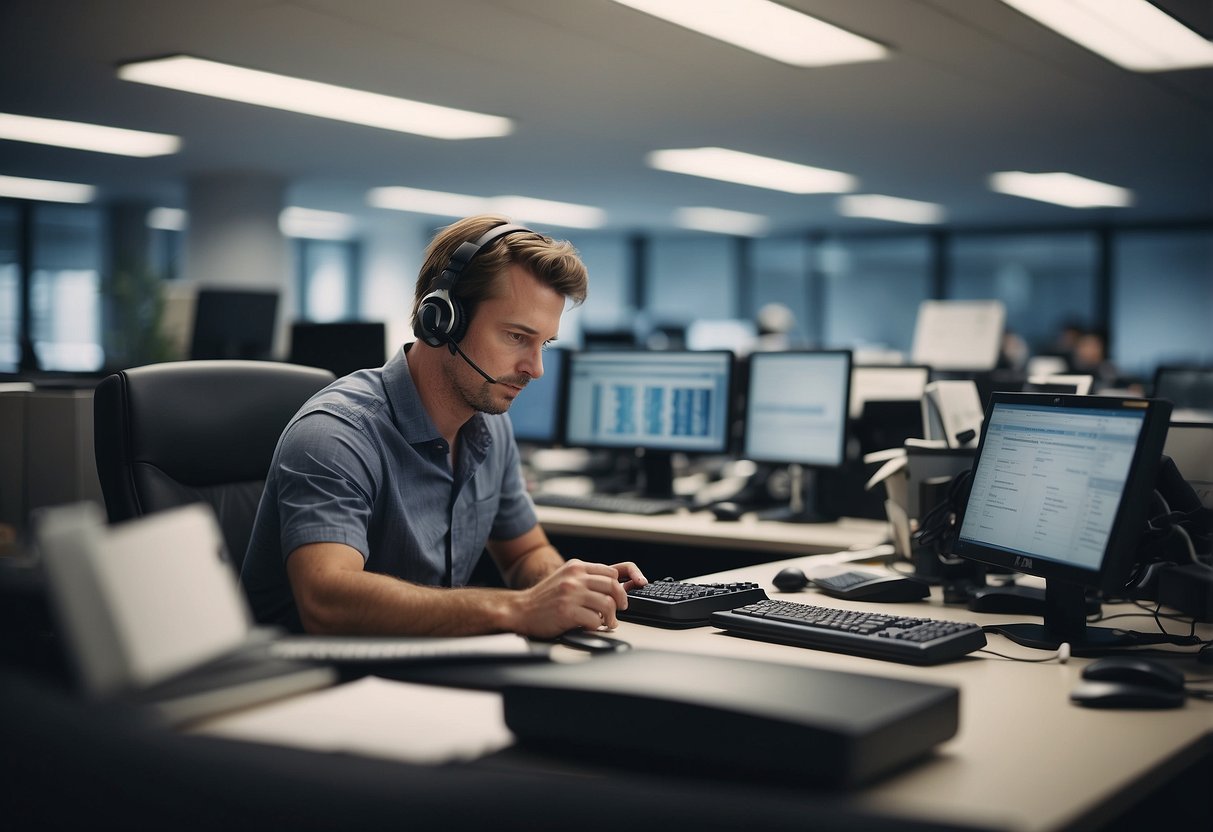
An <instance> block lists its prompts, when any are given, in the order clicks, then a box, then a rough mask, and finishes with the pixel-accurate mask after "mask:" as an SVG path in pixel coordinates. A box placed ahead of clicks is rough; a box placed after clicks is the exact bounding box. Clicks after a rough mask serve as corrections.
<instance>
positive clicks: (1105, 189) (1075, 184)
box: [990, 170, 1133, 208]
mask: <svg viewBox="0 0 1213 832" xmlns="http://www.w3.org/2000/svg"><path fill="white" fill-rule="evenodd" d="M990 188H991V189H992V190H995V191H998V192H999V193H1003V194H1010V195H1011V196H1022V197H1024V198H1026V199H1038V200H1040V201H1041V202H1052V203H1055V204H1057V205H1064V206H1066V207H1067V208H1124V207H1126V206H1129V205H1132V204H1133V192H1132V191H1130V190H1129V189H1128V188H1121V187H1118V186H1116V185H1109V184H1107V183H1106V182H1096V181H1095V180H1094V179H1085V178H1083V177H1081V176H1075V175H1074V174H1072V173H1024V172H1023V171H1018V170H1016V171H1004V172H1002V173H995V174H992V175H991V176H990Z"/></svg>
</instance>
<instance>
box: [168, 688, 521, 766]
mask: <svg viewBox="0 0 1213 832" xmlns="http://www.w3.org/2000/svg"><path fill="white" fill-rule="evenodd" d="M190 733H195V734H207V735H211V736H220V737H227V738H229V739H237V740H244V741H248V742H260V743H268V744H271V745H286V746H292V747H296V748H304V749H308V750H312V751H324V752H333V751H343V752H350V753H354V754H364V755H368V756H374V757H386V758H389V759H393V760H399V761H401V762H406V763H424V764H432V765H438V764H442V763H450V762H458V761H465V760H472V759H475V758H477V757H481V756H484V755H486V754H491V753H493V752H495V751H499V750H501V749H503V748H505V747H507V746H509V745H511V744H512V743H513V742H514V735H513V734H512V733H510V731H509V729H507V728H506V727H505V716H504V713H503V709H502V704H501V694H499V693H494V692H486V691H471V690H457V689H454V688H444V687H434V686H430V685H417V684H413V683H411V682H396V681H391V680H388V679H381V678H379V677H377V676H365V677H363V678H362V679H359V680H358V681H355V682H350V683H349V684H345V685H338V686H337V687H333V688H328V689H326V690H322V691H317V692H315V693H308V694H303V695H301V696H295V697H292V698H290V699H286V700H282V701H280V702H277V703H271V704H268V705H263V706H261V707H257V708H253V709H251V710H247V711H241V712H238V713H234V714H230V715H227V716H223V717H219V718H217V719H213V720H209V721H207V722H204V723H199V724H198V725H197V726H195V727H194V728H193V729H192V730H191V732H190Z"/></svg>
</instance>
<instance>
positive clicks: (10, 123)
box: [0, 113, 181, 156]
mask: <svg viewBox="0 0 1213 832" xmlns="http://www.w3.org/2000/svg"><path fill="white" fill-rule="evenodd" d="M0 139H8V140H10V141H15V142H32V143H34V144H51V145H55V146H56V147H72V148H75V149H77V150H92V151H95V152H97V153H115V154H117V155H119V156H164V155H166V154H169V153H176V152H177V151H178V150H180V149H181V139H180V138H178V137H177V136H170V135H167V134H165V133H145V132H143V131H142V130H124V129H122V128H121V127H103V126H102V125H100V124H84V123H83V122H79V121H61V120H59V119H55V118H35V117H34V116H19V115H15V114H13V113H0Z"/></svg>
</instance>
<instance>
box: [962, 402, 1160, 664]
mask: <svg viewBox="0 0 1213 832" xmlns="http://www.w3.org/2000/svg"><path fill="white" fill-rule="evenodd" d="M1170 411H1171V406H1170V403H1168V402H1165V401H1161V400H1154V399H1122V398H1112V397H1098V396H1064V395H1062V396H1054V395H1046V394H1033V393H995V394H994V395H993V397H992V399H991V403H990V407H989V409H988V410H987V413H986V418H985V421H984V424H983V428H982V435H981V442H980V444H979V446H978V449H977V455H976V458H975V462H974V466H973V469H972V471H973V473H972V477H971V483H970V492H969V497H968V500H967V503H966V505H965V508H964V512H963V514H962V518H961V520H960V525H959V532H958V534H957V539H956V542H955V544H954V545H953V547H952V553H953V554H954V555H958V556H960V557H964V558H969V559H973V560H977V561H980V562H983V563H988V564H992V565H993V566H996V567H1001V568H1004V569H1010V570H1013V571H1016V572H1022V573H1025V574H1028V575H1035V576H1038V577H1041V578H1044V579H1045V617H1044V624H1043V625H1038V624H1013V625H1002V626H1000V627H999V629H998V632H1000V633H1003V634H1004V635H1006V636H1007V637H1009V638H1011V639H1013V640H1015V641H1017V642H1019V643H1021V644H1025V645H1027V646H1030V647H1038V648H1041V649H1054V650H1055V649H1057V647H1058V646H1059V645H1060V644H1062V643H1063V642H1067V643H1069V644H1070V645H1071V647H1072V650H1073V652H1074V653H1075V655H1082V654H1083V652H1087V653H1090V652H1092V651H1098V650H1102V649H1108V648H1111V647H1116V646H1123V645H1135V644H1141V643H1144V642H1143V641H1142V640H1141V639H1142V636H1141V634H1129V635H1130V636H1133V638H1129V637H1128V636H1124V635H1122V634H1121V632H1120V631H1117V630H1109V629H1102V628H1092V627H1087V626H1086V597H1085V590H1086V588H1088V587H1089V588H1092V589H1095V590H1100V591H1103V592H1107V593H1112V592H1115V591H1117V590H1119V589H1120V588H1122V587H1123V585H1124V583H1125V581H1126V580H1127V579H1128V578H1129V576H1130V573H1131V570H1132V568H1133V565H1134V562H1135V560H1136V550H1137V545H1138V542H1139V540H1140V538H1141V534H1142V531H1143V530H1144V527H1145V519H1146V515H1147V511H1148V507H1149V502H1150V498H1151V494H1152V492H1153V490H1154V483H1155V478H1156V476H1157V472H1158V465H1159V458H1160V454H1161V453H1162V448H1163V442H1164V440H1165V437H1166V433H1167V423H1168V420H1169V418H1170Z"/></svg>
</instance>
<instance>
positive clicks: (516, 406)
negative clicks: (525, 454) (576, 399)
mask: <svg viewBox="0 0 1213 832" xmlns="http://www.w3.org/2000/svg"><path fill="white" fill-rule="evenodd" d="M569 355H570V353H569V350H565V349H553V350H548V351H547V352H545V353H544V354H543V375H542V376H541V377H539V378H537V379H535V380H533V381H532V382H531V383H530V384H528V385H527V386H526V388H525V389H524V390H523V391H522V392H521V393H520V394H519V395H518V397H517V398H516V399H514V401H513V403H512V404H511V405H510V409H509V411H508V413H509V415H510V422H512V423H513V425H514V438H515V439H517V440H518V441H519V442H527V443H533V444H535V445H545V446H551V445H559V444H562V443H563V442H564V437H563V433H564V418H563V417H564V405H565V402H564V384H565V376H566V372H565V370H566V367H567V365H568V358H569Z"/></svg>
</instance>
